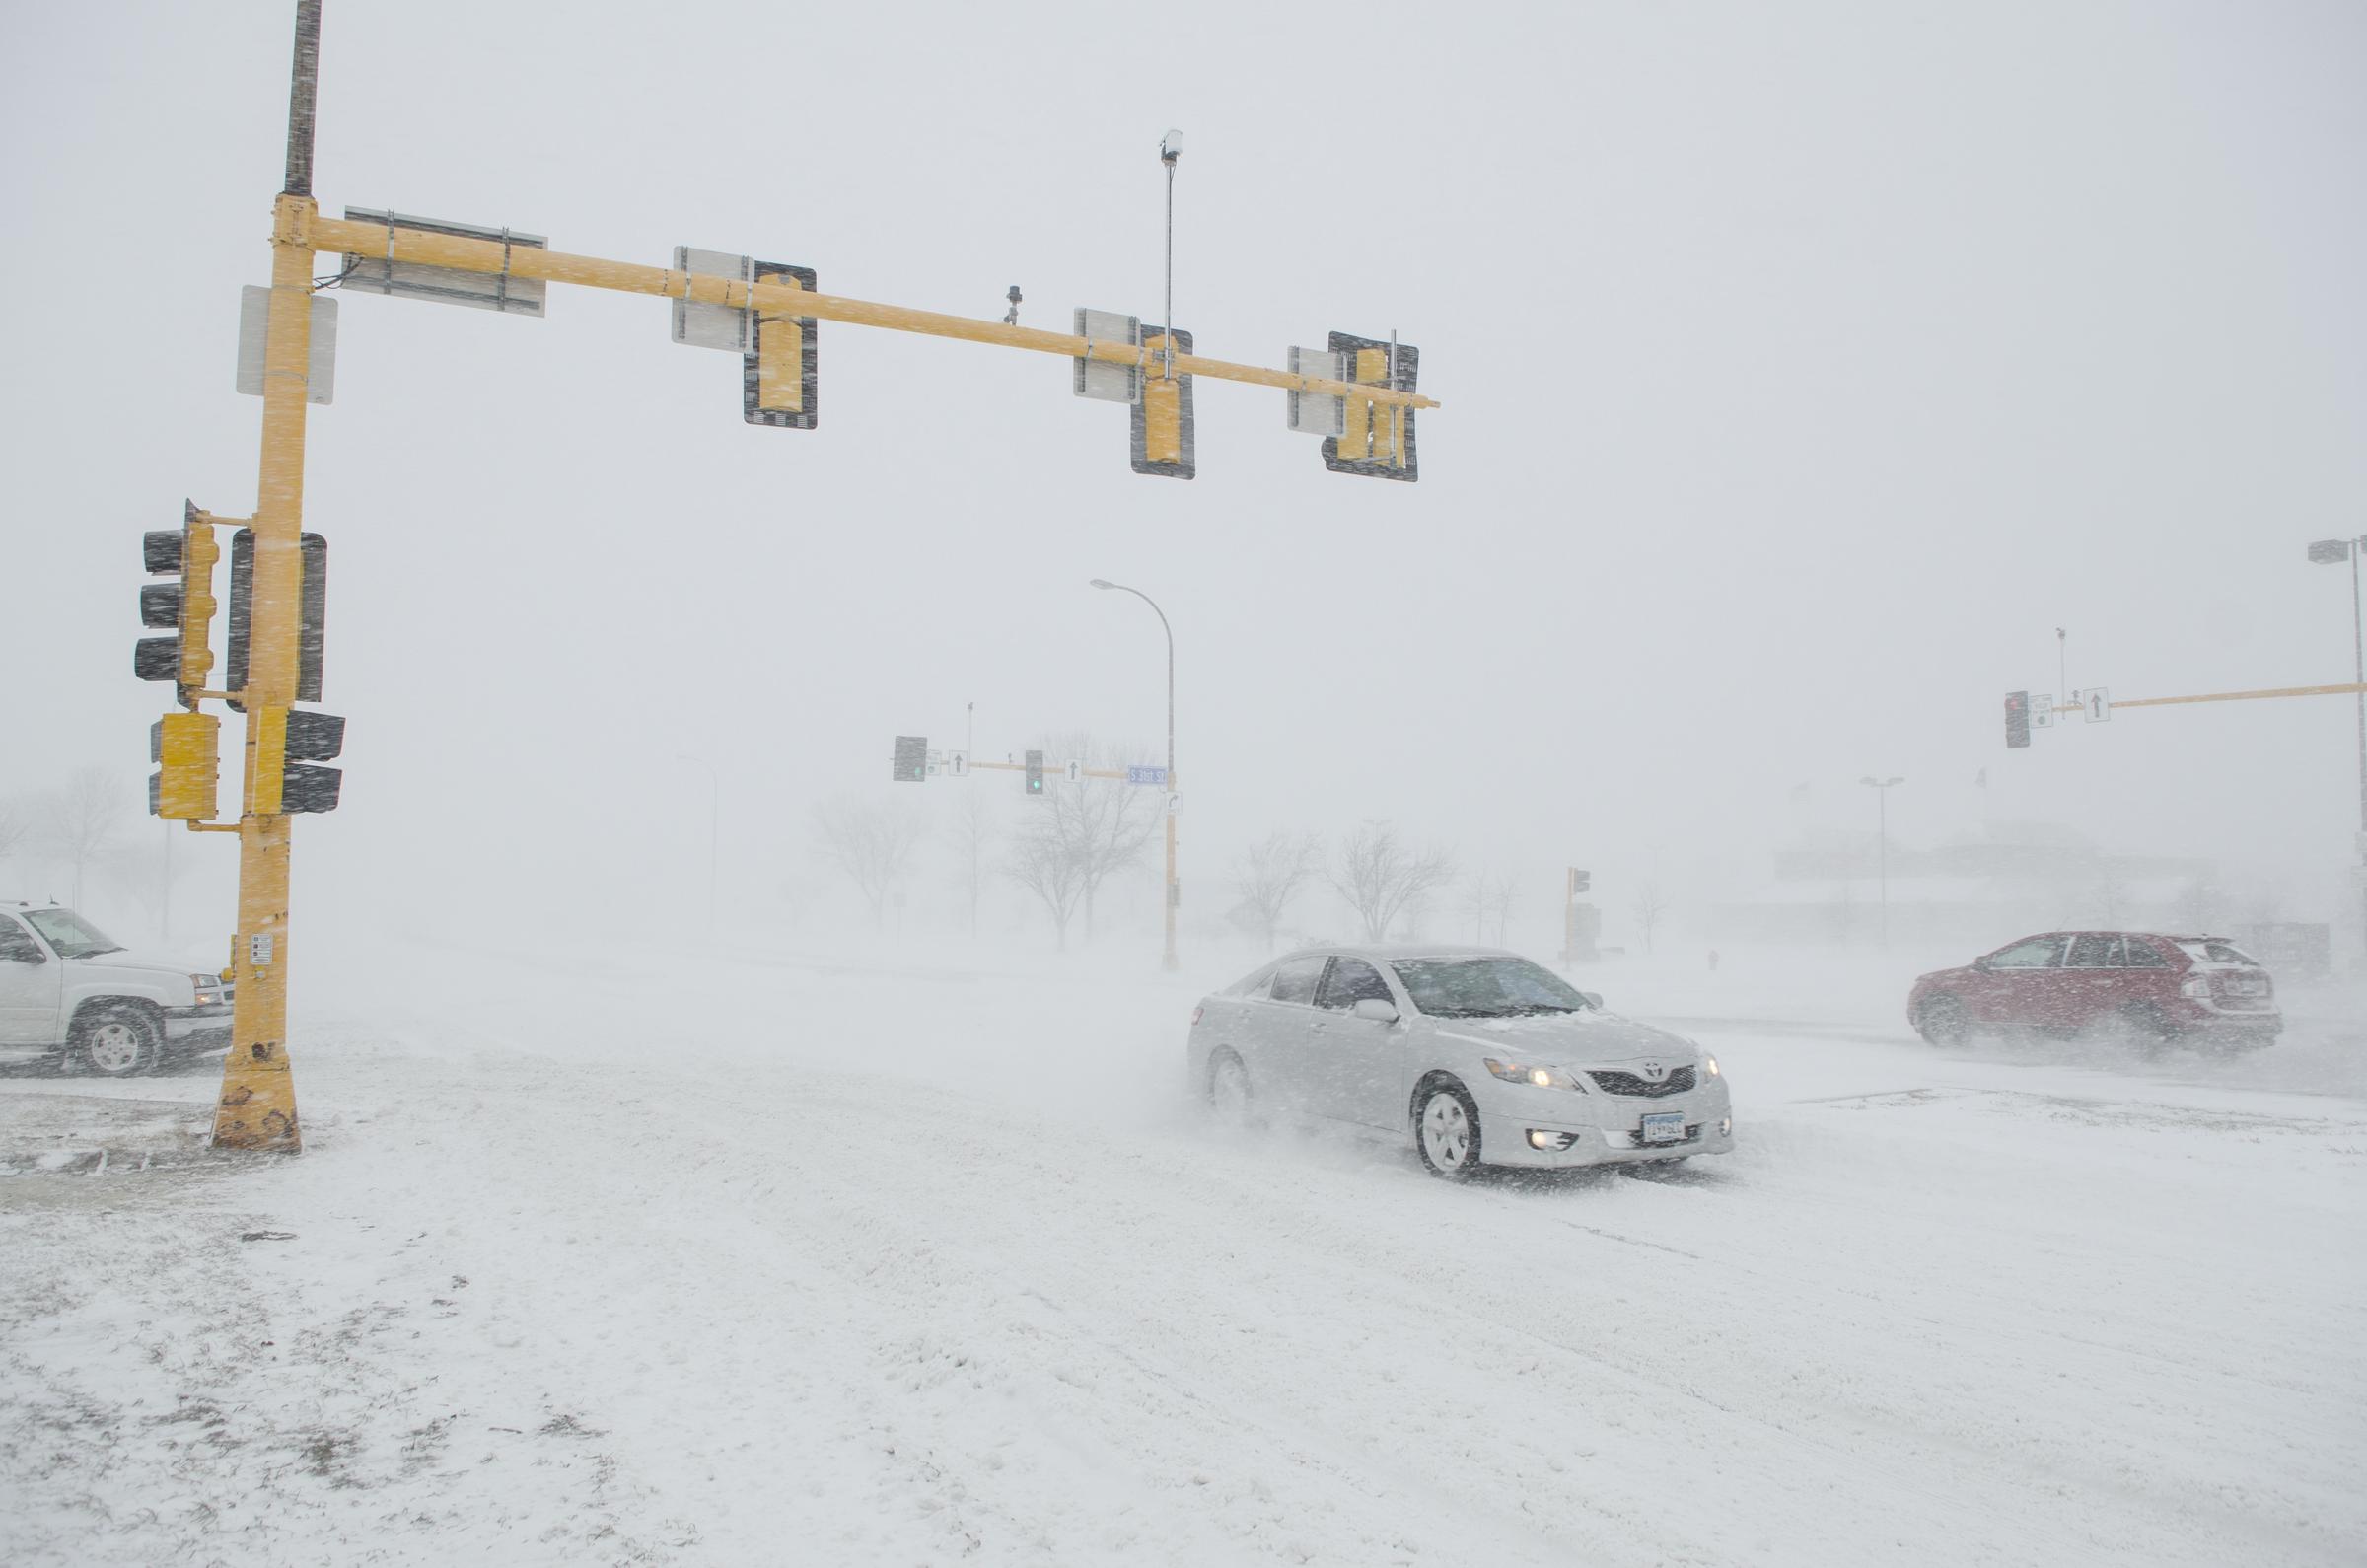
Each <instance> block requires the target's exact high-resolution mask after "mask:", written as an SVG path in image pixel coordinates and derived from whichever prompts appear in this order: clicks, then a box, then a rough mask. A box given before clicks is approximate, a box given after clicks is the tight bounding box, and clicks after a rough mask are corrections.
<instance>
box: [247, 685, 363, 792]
mask: <svg viewBox="0 0 2367 1568" xmlns="http://www.w3.org/2000/svg"><path fill="white" fill-rule="evenodd" d="M257 720H258V722H257V723H256V726H255V756H254V764H255V778H254V810H255V814H256V815H257V816H261V817H276V816H278V815H280V814H281V813H284V812H333V811H335V810H336V809H337V795H338V792H339V790H340V788H341V787H342V786H343V783H344V779H345V775H344V772H343V771H342V770H341V769H338V768H333V767H313V766H311V765H309V764H311V763H314V762H326V761H328V760H330V759H331V758H333V757H335V756H336V755H337V754H338V753H339V752H341V751H343V750H344V749H345V721H344V720H343V719H341V718H339V717H337V715H335V714H333V713H306V712H302V711H300V710H298V709H295V708H265V709H263V710H262V712H261V713H260V714H259V715H258V716H257ZM275 797H276V798H275Z"/></svg>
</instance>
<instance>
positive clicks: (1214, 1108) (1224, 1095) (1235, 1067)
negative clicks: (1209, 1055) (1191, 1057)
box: [1208, 1051, 1257, 1129]
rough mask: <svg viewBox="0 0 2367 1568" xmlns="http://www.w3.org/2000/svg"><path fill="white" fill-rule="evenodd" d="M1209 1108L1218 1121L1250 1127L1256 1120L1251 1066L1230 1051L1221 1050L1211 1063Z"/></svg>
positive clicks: (1225, 1124)
mask: <svg viewBox="0 0 2367 1568" xmlns="http://www.w3.org/2000/svg"><path fill="white" fill-rule="evenodd" d="M1208 1110H1209V1113H1210V1114H1211V1115H1213V1116H1214V1117H1215V1118H1216V1119H1217V1121H1218V1123H1219V1124H1221V1125H1223V1126H1227V1127H1239V1128H1244V1129H1247V1128H1250V1127H1254V1126H1255V1125H1256V1122H1257V1102H1256V1098H1255V1096H1254V1095H1253V1094H1252V1093H1251V1092H1250V1070H1249V1069H1248V1068H1247V1067H1244V1066H1243V1065H1242V1063H1241V1058H1240V1057H1238V1056H1236V1055H1234V1054H1233V1053H1232V1052H1231V1051H1219V1052H1218V1053H1217V1057H1216V1060H1215V1061H1214V1062H1212V1063H1210V1064H1209V1067H1208Z"/></svg>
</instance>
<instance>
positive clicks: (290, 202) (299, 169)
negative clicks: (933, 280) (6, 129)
mask: <svg viewBox="0 0 2367 1568" xmlns="http://www.w3.org/2000/svg"><path fill="white" fill-rule="evenodd" d="M320 46H321V3H320V0H297V8H296V50H295V61H294V65H293V67H292V69H291V72H290V83H289V91H288V143H287V149H288V161H287V178H286V181H285V183H284V184H283V185H282V186H281V189H280V194H279V198H278V201H277V203H276V204H275V206H274V208H273V214H272V225H271V298H270V309H269V312H268V317H267V321H268V327H267V333H268V335H267V338H266V342H265V354H264V379H263V431H262V454H261V469H260V474H259V477H258V480H257V485H256V503H255V510H254V516H253V518H252V519H251V522H250V524H249V526H250V528H251V530H252V534H253V544H254V558H253V575H252V594H251V603H250V607H249V613H248V621H247V626H248V667H247V678H246V682H245V684H244V685H243V686H242V687H241V688H240V689H239V690H238V691H235V692H231V691H220V690H207V689H202V688H194V687H188V686H185V685H184V688H183V689H184V692H185V693H186V695H188V696H189V697H191V698H216V699H219V698H224V697H229V698H235V699H236V700H237V701H238V702H239V703H240V704H241V705H242V706H243V707H244V708H245V709H246V715H247V741H246V748H245V758H244V762H245V766H244V769H243V781H242V790H243V794H242V809H241V814H240V818H239V821H238V824H237V827H236V829H235V830H236V831H237V833H238V835H239V926H238V935H237V938H236V940H235V942H234V944H233V955H232V962H231V972H232V978H233V980H234V981H235V982H236V984H237V988H238V989H237V996H236V999H235V1003H234V1013H233V1018H232V1024H231V1050H230V1054H229V1056H228V1058H227V1059H226V1060H225V1061H224V1062H223V1065H222V1097H221V1102H220V1105H218V1107H217V1109H216V1111H215V1116H214V1143H215V1146H216V1147H218V1148H231V1149H271V1150H280V1151H285V1152H288V1153H294V1152H296V1151H298V1150H300V1149H301V1148H302V1147H303V1137H302V1133H301V1131H300V1129H299V1127H298V1123H297V1116H296V1090H295V1080H294V1077H293V1075H292V1073H291V1072H290V1068H289V1061H288V1048H287V1022H288V960H289V917H288V901H289V900H288V859H289V822H288V815H287V813H286V812H284V811H283V810H282V809H281V807H282V800H281V794H282V784H283V780H284V776H285V766H286V757H285V751H284V748H285V743H286V736H287V726H288V710H289V707H290V705H291V704H292V703H293V702H294V701H295V699H296V695H297V688H298V660H299V646H298V643H299V626H300V622H301V616H302V597H303V553H302V551H303V545H302V536H303V531H304V437H305V411H306V403H307V393H308V391H309V389H308V387H307V385H306V378H307V370H308V367H309V365H310V363H311V354H312V297H313V288H314V284H313V267H314V261H313V258H314V255H315V254H316V252H326V253H330V254H348V255H360V256H367V257H370V258H372V259H380V258H383V259H384V260H385V261H386V262H387V263H388V265H389V268H390V272H391V270H392V267H393V265H394V264H395V263H399V262H413V263H418V264H422V265H426V266H438V267H450V268H453V269H455V270H457V271H463V272H475V273H481V274H486V275H489V276H507V277H517V278H524V279H539V280H541V281H543V282H546V283H571V284H575V285H578V286H580V287H584V288H596V289H609V290H612V291H616V292H620V293H627V294H650V295H657V296H661V297H664V298H669V299H679V300H687V301H692V302H695V303H700V304H708V305H721V306H726V307H729V308H732V309H736V310H745V311H749V312H752V313H753V315H754V318H755V321H756V322H757V323H758V326H759V328H762V327H763V326H765V325H767V324H770V323H779V324H780V325H781V326H783V327H786V328H787V330H785V331H780V332H764V331H761V330H760V331H759V343H760V347H759V357H760V360H761V362H762V365H763V377H764V386H765V389H766V390H765V392H764V395H763V404H762V405H763V406H765V407H794V406H795V405H796V404H795V398H796V392H795V388H796V386H797V380H798V379H797V376H796V373H795V368H794V367H795V365H796V363H797V360H798V346H799V337H798V334H799V332H800V331H801V330H802V327H801V326H800V325H799V323H801V322H803V321H844V322H848V323H850V324H853V325H858V326H876V327H882V328H885V329H888V330H892V331H903V332H919V333H923V334H926V335H929V336H934V337H949V338H957V339H962V340H965V341H968V342H975V343H987V344H993V345H996V346H999V347H1004V348H1018V349H1025V350H1029V351H1031V352H1034V353H1040V354H1056V355H1059V356H1061V357H1062V358H1067V359H1089V360H1099V361H1105V362H1109V363H1113V364H1131V365H1133V366H1135V367H1137V368H1138V369H1144V370H1147V369H1148V368H1149V367H1150V364H1151V362H1152V358H1153V356H1154V355H1156V356H1158V358H1159V361H1160V363H1161V367H1162V369H1163V370H1164V372H1165V375H1164V376H1163V377H1162V378H1161V383H1160V384H1152V383H1150V382H1149V378H1148V377H1147V376H1146V377H1145V381H1146V386H1145V388H1144V395H1145V396H1146V398H1153V399H1154V407H1153V409H1152V412H1153V413H1154V415H1161V416H1163V417H1159V418H1157V419H1156V420H1155V423H1157V424H1159V425H1160V427H1161V430H1160V432H1159V434H1160V436H1161V438H1162V439H1163V441H1164V442H1167V443H1177V442H1179V441H1180V437H1179V436H1178V435H1177V434H1176V433H1175V432H1173V431H1171V430H1168V429H1167V427H1168V426H1170V425H1174V424H1177V423H1179V420H1178V418H1177V416H1176V415H1175V413H1174V409H1173V406H1171V405H1175V404H1176V402H1177V393H1176V392H1174V391H1173V388H1174V386H1175V382H1174V380H1173V378H1176V377H1182V376H1205V377H1208V378H1210V379H1211V380H1216V381H1234V382H1244V383H1248V384H1251V385H1253V386H1262V387H1273V388H1278V389H1281V390H1283V391H1286V392H1311V393H1316V394H1318V395H1323V396H1332V397H1341V398H1345V399H1346V400H1347V407H1348V410H1349V416H1350V418H1351V419H1359V420H1365V421H1369V420H1370V419H1371V417H1372V412H1373V410H1374V409H1375V408H1376V407H1385V408H1388V409H1390V410H1391V411H1392V412H1391V414H1390V415H1389V416H1387V417H1388V422H1389V427H1390V428H1391V429H1392V430H1393V431H1394V430H1401V429H1402V428H1403V418H1404V412H1403V411H1404V410H1407V409H1415V408H1435V407H1437V406H1438V403H1437V402H1436V401H1435V400H1433V399H1431V398H1428V397H1423V396H1419V395H1416V394H1415V393H1413V392H1400V391H1399V390H1398V389H1397V388H1396V387H1394V386H1390V385H1380V386H1375V385H1371V384H1359V383H1356V382H1346V381H1333V380H1329V379H1327V378H1324V377H1318V376H1302V375H1297V374H1294V373H1292V372H1289V371H1278V370H1268V369H1265V368H1263V367H1261V366H1255V365H1240V364H1234V363H1230V362H1228V361H1225V360H1218V359H1210V358H1207V357H1205V356H1202V355H1196V354H1185V353H1175V352H1173V345H1172V344H1171V343H1169V342H1168V341H1167V340H1166V339H1165V336H1164V333H1162V334H1161V336H1160V338H1159V340H1158V341H1155V342H1152V341H1146V342H1141V343H1124V342H1102V341H1098V340H1095V339H1090V338H1085V337H1077V336H1071V335H1069V334H1067V333H1064V332H1049V331H1043V330H1041V329H1039V328H1035V327H1025V326H1020V325H1018V324H1016V323H1014V322H1010V321H978V320H973V319H971V318H968V317H960V316H947V315H942V314H940V313H937V312H933V311H917V310H910V309H907V308H905V307H902V306H895V305H882V304H878V303H875V302H872V301H869V300H857V299H850V298H846V297H844V296H840V295H832V294H821V293H815V292H812V291H809V290H806V289H803V288H800V287H798V286H796V284H795V281H794V280H790V281H787V282H776V281H764V282H745V281H742V280H740V279H737V278H725V277H715V276H709V275H706V274H701V273H693V272H687V271H677V270H675V269H673V268H669V267H653V266H642V265H637V264H635V263H632V262H628V261H608V260H603V259H600V258H598V257H594V256H579V255H569V254H566V253H564V252H561V251H553V250H547V249H540V248H538V247H524V246H511V245H506V244H500V243H496V242H493V241H486V240H470V239H467V238H465V237H462V236H456V235H444V234H435V233H430V232H427V231H423V230H418V229H408V228H404V227H402V226H400V225H398V224H397V225H391V226H390V225H380V224H371V223H356V222H352V221H349V220H342V219H332V218H323V217H322V216H321V213H320V208H319V206H318V204H317V203H316V202H315V201H314V199H313V116H314V108H315V105H316V101H317V97H318V78H319V64H320ZM1170 324H1172V323H1170ZM1161 384H1164V385H1163V389H1162V391H1161V392H1159V393H1157V394H1156V396H1155V394H1154V391H1153V389H1154V387H1155V386H1161ZM1156 397H1164V398H1165V399H1166V401H1164V402H1158V401H1156ZM1393 445H1394V451H1393V454H1392V456H1393V457H1394V459H1395V461H1396V462H1397V463H1398V465H1399V466H1400V467H1401V466H1403V465H1404V453H1403V443H1402V440H1401V438H1399V439H1398V440H1397V441H1396V442H1395V443H1394V444H1393ZM1379 446H1380V443H1379V442H1376V443H1375V447H1376V449H1378V447H1379ZM217 521H218V520H217ZM1170 760H1171V770H1170V774H1169V787H1170V789H1171V790H1172V789H1173V788H1174V774H1173V769H1172V760H1173V758H1172V751H1171V758H1170ZM977 765H979V766H981V767H991V766H994V765H996V764H993V763H980V764H977ZM1095 776H1097V777H1101V776H1112V775H1104V774H1102V773H1101V772H1099V771H1098V770H1097V771H1096V774H1095ZM189 825H190V827H191V828H192V829H193V830H196V831H200V832H223V831H229V830H232V829H231V826H230V824H228V823H214V822H198V821H191V822H190V824H189ZM1173 832H1174V823H1173V820H1170V822H1169V833H1170V835H1171V836H1170V842H1171V846H1172V842H1173V837H1172V835H1173ZM1169 880H1170V883H1171V891H1170V894H1169V905H1168V920H1169V922H1170V932H1171V935H1170V938H1169V945H1170V952H1171V953H1172V951H1173V944H1174V938H1173V935H1172V931H1173V922H1174V920H1175V904H1174V894H1173V891H1172V883H1173V880H1174V870H1173V849H1172V847H1171V849H1170V870H1169Z"/></svg>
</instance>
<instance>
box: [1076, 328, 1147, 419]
mask: <svg viewBox="0 0 2367 1568" xmlns="http://www.w3.org/2000/svg"><path fill="white" fill-rule="evenodd" d="M1075 321H1076V326H1075V328H1074V330H1075V333H1076V335H1077V336H1079V337H1082V338H1084V339H1085V340H1086V341H1087V342H1089V343H1094V344H1096V345H1099V344H1102V343H1122V344H1125V345H1126V346H1127V347H1129V348H1133V349H1137V350H1139V349H1140V348H1141V347H1142V319H1141V318H1140V317H1138V316H1120V315H1119V314H1118V313H1117V312H1115V311H1089V310H1087V309H1085V307H1083V306H1082V305H1080V306H1078V307H1077V310H1076V317H1075ZM1069 364H1070V365H1072V366H1074V367H1075V368H1076V374H1075V376H1074V378H1073V379H1072V381H1071V383H1070V388H1069V390H1070V391H1072V392H1075V393H1076V394H1077V395H1078V396H1079V397H1098V398H1100V399H1101V400H1102V401H1103V402H1106V403H1138V402H1140V401H1142V369H1141V367H1140V366H1139V365H1123V364H1112V363H1111V362H1110V361H1108V360H1104V359H1086V358H1083V357H1081V356H1080V357H1078V358H1075V359H1071V360H1070V361H1069Z"/></svg>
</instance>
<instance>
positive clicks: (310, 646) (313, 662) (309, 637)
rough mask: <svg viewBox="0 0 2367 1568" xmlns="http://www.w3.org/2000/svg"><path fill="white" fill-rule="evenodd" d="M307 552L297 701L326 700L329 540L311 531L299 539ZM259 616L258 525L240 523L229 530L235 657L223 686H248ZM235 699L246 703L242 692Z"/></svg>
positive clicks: (244, 707) (235, 705)
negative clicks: (256, 612) (256, 611)
mask: <svg viewBox="0 0 2367 1568" xmlns="http://www.w3.org/2000/svg"><path fill="white" fill-rule="evenodd" d="M298 546H299V548H300V549H301V550H302V552H303V557H304V559H303V562H302V564H301V568H300V570H301V572H302V577H301V579H300V581H301V585H302V587H301V592H300V594H299V596H298V603H299V609H298V619H297V622H296V689H295V691H294V692H293V693H292V696H293V699H294V700H295V701H298V702H318V701H320V700H321V656H322V651H323V646H324V645H325V644H326V642H327V636H328V540H326V539H324V538H323V537H322V536H321V535H318V534H307V535H303V537H302V538H301V539H300V540H299V541H298ZM253 618H254V531H253V530H252V529H241V530H239V531H238V532H237V533H236V534H233V535H231V536H230V663H229V667H228V669H227V670H225V672H224V674H223V682H224V689H226V690H229V691H244V690H245V689H246V688H247V678H248V672H249V668H250V666H249V662H248V653H249V648H248V643H249V638H250V633H251V627H252V624H253ZM230 705H231V706H232V707H233V708H235V709H237V710H238V711H239V712H241V713H244V712H246V711H247V704H246V703H245V702H243V701H241V700H240V699H238V698H237V697H233V698H232V699H231V702H230Z"/></svg>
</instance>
